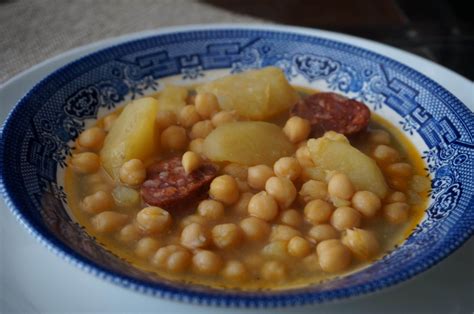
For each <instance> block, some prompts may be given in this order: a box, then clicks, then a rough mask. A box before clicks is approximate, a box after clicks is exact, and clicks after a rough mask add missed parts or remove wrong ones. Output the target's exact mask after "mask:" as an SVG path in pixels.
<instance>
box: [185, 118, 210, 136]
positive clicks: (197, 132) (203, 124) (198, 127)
mask: <svg viewBox="0 0 474 314" xmlns="http://www.w3.org/2000/svg"><path fill="white" fill-rule="evenodd" d="M212 130H214V125H213V124H212V122H211V120H204V121H199V122H197V123H196V124H194V125H193V127H192V128H191V132H189V137H190V138H191V139H196V138H206V137H207V136H208V135H209V133H211V132H212Z"/></svg>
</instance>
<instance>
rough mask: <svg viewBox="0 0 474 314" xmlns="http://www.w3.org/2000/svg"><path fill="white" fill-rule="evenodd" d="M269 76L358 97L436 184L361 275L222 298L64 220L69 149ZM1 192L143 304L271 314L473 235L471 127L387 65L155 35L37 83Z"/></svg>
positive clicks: (244, 33) (378, 277) (192, 34)
mask: <svg viewBox="0 0 474 314" xmlns="http://www.w3.org/2000/svg"><path fill="white" fill-rule="evenodd" d="M269 65H276V66H279V67H281V68H282V69H283V70H284V71H285V73H286V75H287V77H288V79H289V80H290V81H291V82H292V83H293V84H297V85H302V86H308V87H312V88H316V89H319V90H330V91H336V92H338V93H342V94H346V95H347V96H349V97H355V98H357V99H359V100H361V101H363V102H365V103H366V104H368V105H369V106H370V108H371V109H372V110H373V111H376V112H377V113H379V114H381V115H382V116H384V117H385V118H387V119H389V120H391V121H392V122H393V123H394V124H396V126H397V127H398V128H399V129H400V130H402V131H403V132H404V133H405V134H406V135H408V136H409V137H410V138H411V140H412V141H413V142H414V143H415V145H416V147H417V148H418V149H419V151H420V153H421V154H422V156H423V158H424V159H425V161H426V164H427V167H428V171H429V173H430V175H431V177H432V180H433V181H432V190H431V194H430V204H429V207H428V209H427V210H426V214H425V216H424V218H423V220H422V222H421V223H420V224H419V225H418V226H417V228H416V229H415V230H413V232H412V234H411V235H410V236H409V238H408V239H407V240H406V241H405V242H404V243H403V244H402V245H401V246H399V247H398V248H396V249H395V250H393V251H392V252H390V253H389V254H387V255H386V256H384V257H383V258H382V259H380V260H378V261H377V262H375V263H374V264H372V265H370V266H369V267H366V268H364V269H362V270H360V271H358V272H356V273H353V274H350V275H347V276H344V277H341V278H336V279H334V280H331V281H328V282H325V283H322V284H319V285H314V286H308V287H305V288H299V289H294V290H282V291H272V292H242V291H235V290H215V289H212V288H209V287H204V286H199V285H185V284H181V283H176V282H171V281H168V280H165V279H162V278H159V277H157V276H156V275H153V274H150V273H147V272H144V271H141V270H138V269H136V268H134V267H133V266H131V265H130V264H128V263H126V262H125V261H123V260H121V259H119V258H117V257H116V256H114V255H113V254H111V253H110V252H108V251H107V250H105V249H104V248H103V247H101V246H100V245H99V244H97V243H96V242H95V241H94V240H93V238H92V237H91V236H89V235H88V234H87V233H86V232H85V231H84V229H83V228H81V226H79V225H78V224H77V223H76V222H74V220H73V219H72V218H71V217H70V216H69V214H68V205H67V201H66V195H65V193H64V188H63V171H64V167H65V165H66V160H67V158H68V156H69V155H70V154H71V147H72V144H73V141H74V139H75V138H76V137H77V136H78V134H79V133H80V132H81V131H83V130H84V129H85V128H86V127H87V126H89V125H91V124H92V123H93V122H94V120H95V119H97V118H98V117H101V116H104V115H105V114H107V113H108V112H109V111H111V110H113V109H114V108H117V107H119V106H122V105H124V104H125V103H127V102H128V101H129V100H131V99H133V98H137V97H141V96H143V95H147V94H149V93H153V92H156V91H157V90H159V89H160V88H162V86H163V85H164V82H173V83H185V84H194V83H197V82H201V81H206V80H210V79H213V78H215V77H218V76H221V75H225V74H229V73H235V72H240V71H243V70H246V69H251V68H260V67H265V66H269ZM1 132H2V133H1V139H0V188H1V190H2V193H3V196H4V198H5V200H6V202H7V204H8V206H9V207H10V209H11V211H12V212H13V214H14V215H15V216H16V217H17V218H18V219H19V221H20V222H21V223H22V224H23V225H25V226H26V227H27V228H28V229H29V231H30V232H31V233H32V234H33V235H34V236H35V237H36V238H37V239H39V240H40V241H41V242H42V243H43V244H45V245H46V246H47V247H48V248H50V249H52V250H53V251H55V252H56V253H58V254H59V255H61V256H62V257H64V258H66V259H67V260H68V261H71V262H72V263H74V264H75V265H77V266H78V267H80V268H82V269H84V270H86V271H88V272H90V273H92V274H95V275H97V276H99V277H102V278H105V279H107V280H109V281H112V282H114V283H117V284H119V285H122V286H125V287H127V288H131V289H134V290H138V291H140V292H143V293H147V294H152V295H158V296H162V297H166V298H171V299H176V300H184V301H188V302H195V303H203V304H216V305H225V306H245V307H251V306H252V307H256V306H258V307H261V306H264V307H272V306H273V307H274V306H284V305H297V304H307V303H320V302H325V301H329V300H335V299H342V298H347V297H354V296H357V295H361V294H366V293H369V292H373V291H376V290H379V289H382V288H385V287H388V286H391V285H394V284H396V283H399V282H401V281H404V280H407V279H408V278H411V277H413V276H415V275H416V274H418V273H420V272H422V271H424V270H426V269H428V268H429V267H431V266H433V265H434V264H436V263H437V262H439V261H440V260H441V259H443V258H445V257H446V256H448V255H449V254H450V253H451V252H453V251H454V250H455V249H456V248H458V247H459V246H460V245H461V244H462V243H463V242H465V241H466V240H467V239H468V238H469V237H470V236H471V235H472V234H473V231H474V210H473V208H474V198H473V195H474V193H473V192H474V180H473V179H472V178H473V177H474V154H473V153H474V140H473V139H474V117H473V114H472V112H471V111H470V110H469V109H468V108H467V107H466V106H465V105H463V104H462V103H461V102H460V101H459V100H458V99H457V98H456V97H454V96H453V95H452V94H450V93H449V91H447V90H445V89H443V88H442V87H441V86H439V85H438V84H437V83H435V82H433V81H431V80H430V79H429V78H427V77H425V76H423V75H422V74H420V73H418V72H416V71H415V70H413V69H411V68H409V67H407V66H404V65H402V64H400V63H398V62H396V61H394V60H392V59H389V58H386V57H384V56H381V55H379V54H377V53H374V52H371V51H368V50H365V49H362V48H358V47H354V46H351V45H348V44H344V43H341V42H336V41H332V40H328V39H323V38H319V37H316V36H311V35H308V34H307V33H302V32H297V31H292V30H276V29H273V30H271V29H259V28H255V29H253V28H251V27H250V28H249V27H238V26H235V27H224V28H223V27H219V28H216V27H212V26H210V27H209V28H207V29H206V28H201V29H199V30H195V29H193V28H188V29H184V30H182V31H179V32H173V33H167V34H160V35H156V36H152V37H147V38H143V39H140V40H134V41H130V42H127V43H124V44H121V45H118V46H114V47H112V48H108V49H105V50H101V51H98V52H96V53H93V54H91V55H88V56H86V57H83V58H81V59H79V60H77V61H75V62H73V63H70V64H68V65H66V66H64V67H63V68H61V69H59V70H57V71H56V72H54V73H53V74H51V75H50V76H48V77H47V78H45V79H44V80H42V81H41V82H40V83H38V84H37V85H36V86H35V87H34V88H33V89H32V90H31V91H29V92H28V93H27V95H26V96H25V97H24V98H23V99H22V100H21V101H20V102H19V103H18V104H17V105H16V107H15V108H14V109H13V111H12V112H11V113H10V115H9V116H8V118H7V120H6V122H5V124H4V125H3V128H2V131H1Z"/></svg>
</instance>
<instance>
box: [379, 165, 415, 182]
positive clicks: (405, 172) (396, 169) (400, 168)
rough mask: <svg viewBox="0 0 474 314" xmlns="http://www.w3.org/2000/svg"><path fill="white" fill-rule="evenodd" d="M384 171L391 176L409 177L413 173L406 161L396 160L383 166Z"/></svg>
mask: <svg viewBox="0 0 474 314" xmlns="http://www.w3.org/2000/svg"><path fill="white" fill-rule="evenodd" d="M385 171H386V173H387V174H388V175H389V176H392V177H402V178H408V177H411V175H412V174H413V169H412V167H411V165H410V164H407V163H406V162H398V163H395V164H391V165H390V166H388V167H387V168H385Z"/></svg>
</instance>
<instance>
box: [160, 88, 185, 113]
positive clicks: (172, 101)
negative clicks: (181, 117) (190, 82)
mask: <svg viewBox="0 0 474 314" xmlns="http://www.w3.org/2000/svg"><path fill="white" fill-rule="evenodd" d="M186 97H188V90H187V89H186V88H185V87H181V86H175V85H166V86H165V88H164V89H163V90H162V91H161V92H160V93H159V94H158V98H157V99H158V111H172V112H174V113H176V114H178V112H179V111H180V110H181V108H183V107H184V106H186Z"/></svg>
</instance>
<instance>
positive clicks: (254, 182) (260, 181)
mask: <svg viewBox="0 0 474 314" xmlns="http://www.w3.org/2000/svg"><path fill="white" fill-rule="evenodd" d="M273 176H274V173H273V170H272V168H270V167H268V166H267V165H258V166H253V167H249V169H248V174H247V183H248V184H249V185H250V187H252V188H254V189H257V190H263V189H265V183H266V182H267V180H268V179H269V178H270V177H273Z"/></svg>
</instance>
